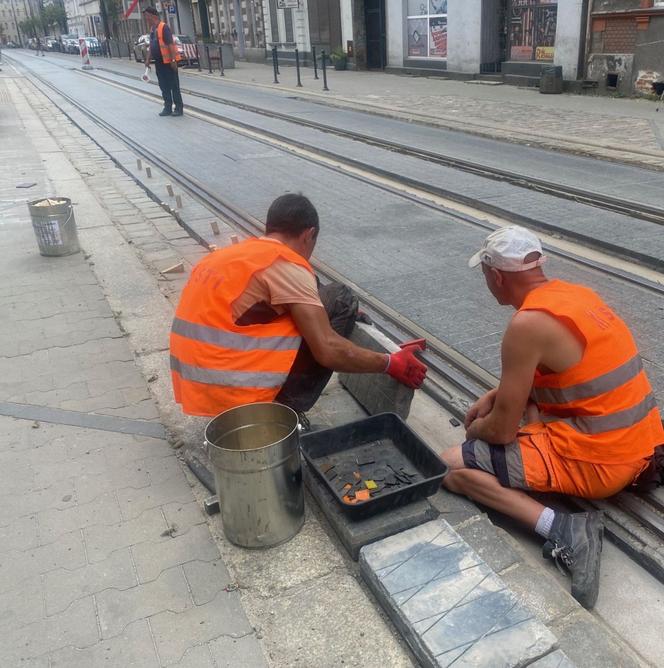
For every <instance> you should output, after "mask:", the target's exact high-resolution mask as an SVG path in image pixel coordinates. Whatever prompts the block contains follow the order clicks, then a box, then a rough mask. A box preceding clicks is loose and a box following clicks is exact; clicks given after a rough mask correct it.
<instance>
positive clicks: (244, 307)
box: [170, 194, 427, 426]
mask: <svg viewBox="0 0 664 668" xmlns="http://www.w3.org/2000/svg"><path fill="white" fill-rule="evenodd" d="M318 232H319V220H318V213H317V212H316V209H315V208H314V206H313V205H312V204H311V202H310V201H309V200H308V199H307V198H306V197H304V196H303V195H295V194H288V195H283V196H281V197H278V198H277V199H276V200H275V201H274V202H273V203H272V204H271V206H270V209H269V211H268V213H267V220H266V225H265V236H263V237H260V238H258V239H254V238H252V239H248V240H245V241H242V242H241V243H239V244H233V245H231V246H227V247H226V248H222V249H219V250H216V251H214V252H213V253H210V254H209V255H208V256H206V257H205V258H204V259H203V260H201V261H200V262H199V263H198V264H197V265H196V266H195V267H194V269H193V271H192V273H191V277H190V278H189V281H188V282H187V284H186V285H185V287H184V289H183V291H182V295H181V297H180V303H179V305H178V308H177V310H176V313H175V319H174V321H173V327H172V331H171V339H170V351H171V372H172V380H173V390H174V394H175V400H176V401H177V402H178V403H179V404H181V405H182V409H183V411H184V412H185V413H188V414H190V415H202V416H214V415H218V414H219V413H221V412H222V411H225V410H227V409H229V408H233V407H235V406H239V405H242V404H248V403H255V402H260V401H278V402H280V403H283V404H285V405H287V406H289V407H290V408H292V409H293V410H295V411H297V412H298V413H301V414H302V413H304V412H305V411H307V410H309V408H311V406H313V404H314V403H315V402H316V400H317V399H318V397H319V396H320V393H321V392H322V391H323V389H324V387H325V385H326V383H327V381H328V380H329V378H330V376H331V375H332V371H345V372H351V373H352V372H355V373H388V374H390V375H391V376H392V377H393V378H395V379H396V380H397V381H399V382H401V383H403V384H404V385H407V386H408V387H412V388H417V387H420V386H421V385H422V383H423V382H424V377H425V375H426V370H427V369H426V366H425V365H424V364H423V363H422V362H420V361H419V360H418V359H417V358H416V357H415V355H414V349H416V348H423V347H424V344H421V343H419V342H411V343H410V344H404V345H403V346H402V349H401V350H399V351H398V352H395V353H392V354H390V355H388V354H383V353H378V352H374V351H372V350H368V349H366V348H360V347H359V346H356V345H355V344H353V343H352V342H350V341H349V340H348V339H346V338H345V336H348V335H349V334H350V332H351V330H352V328H353V325H354V322H355V317H356V315H357V298H355V297H353V296H352V293H350V290H348V288H346V287H345V286H340V285H338V284H335V285H332V286H325V287H323V288H321V289H320V291H319V288H318V285H317V280H316V276H315V274H314V270H313V269H312V267H311V265H310V264H309V258H310V257H311V254H312V253H313V250H314V246H315V244H316V240H317V238H318ZM349 295H350V299H348V296H349ZM324 304H325V305H324ZM331 320H332V322H333V324H334V325H335V328H336V329H335V328H333V326H332V324H331V323H330V321H331ZM303 417H304V416H302V415H301V418H303ZM302 421H303V423H304V425H305V426H306V423H307V421H306V418H305V419H303V420H302Z"/></svg>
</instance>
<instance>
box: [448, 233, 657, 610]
mask: <svg viewBox="0 0 664 668" xmlns="http://www.w3.org/2000/svg"><path fill="white" fill-rule="evenodd" d="M545 259H546V258H545V256H544V255H543V253H542V246H541V244H540V241H539V239H538V238H537V237H536V236H535V235H534V234H532V233H531V232H529V231H528V230H526V229H524V228H522V227H516V226H514V227H506V228H503V229H500V230H497V231H495V232H493V233H492V234H490V235H489V237H488V238H487V239H486V241H485V242H484V246H483V247H482V249H481V250H480V251H479V252H478V253H476V254H475V255H474V256H473V257H472V258H471V259H470V261H469V263H468V264H469V266H471V267H475V266H477V265H479V264H481V266H482V272H483V273H484V278H485V280H486V284H487V286H488V288H489V290H490V291H491V294H492V295H493V296H494V297H495V299H496V300H497V301H498V303H499V304H502V305H509V306H512V307H513V308H515V309H517V312H516V314H515V315H514V316H513V317H512V320H511V321H510V323H509V325H508V327H507V330H506V331H505V335H504V337H503V342H502V351H501V355H502V374H501V379H500V384H499V386H498V388H497V389H495V390H491V391H490V392H487V393H486V394H485V395H484V396H483V397H482V398H481V399H479V401H477V402H476V403H475V404H474V405H473V406H472V407H471V408H470V410H469V411H468V414H467V416H466V421H465V427H466V439H467V440H466V442H465V443H464V444H463V445H462V446H457V447H455V448H451V449H450V450H447V451H446V452H444V453H443V459H444V460H445V462H446V463H447V464H448V465H449V466H450V468H451V471H450V473H449V474H448V476H447V477H446V478H445V480H444V485H445V487H447V489H449V490H450V491H452V492H456V493H458V494H465V495H466V496H469V497H470V498H471V499H474V500H475V501H478V502H479V503H481V504H483V505H485V506H488V507H490V508H493V509H495V510H498V511H500V512H501V513H504V514H505V515H509V516H510V517H512V518H514V519H517V520H519V521H521V522H523V523H524V524H526V525H527V526H529V527H531V528H532V529H534V530H535V531H536V532H537V533H538V534H539V535H540V536H542V537H543V538H544V539H545V540H546V542H545V544H544V547H543V554H544V556H545V557H547V558H552V559H554V560H556V562H557V563H558V565H559V566H562V567H564V568H565V569H566V570H567V571H568V572H569V573H570V574H571V577H572V595H573V596H574V597H575V598H576V599H577V600H578V601H579V602H580V603H581V604H582V605H583V606H585V607H586V608H591V607H593V605H594V604H595V601H596V600H597V594H598V591H599V567H600V555H601V549H602V533H603V526H602V517H601V513H598V512H589V513H573V514H570V513H563V512H559V511H554V510H553V509H552V508H547V507H544V506H543V505H542V504H540V503H538V502H537V501H535V500H534V499H533V498H531V497H530V496H528V495H527V494H526V493H524V491H521V490H527V491H536V492H554V493H560V494H567V495H571V496H579V497H583V498H588V499H602V498H605V497H608V496H612V495H613V494H616V493H617V492H619V491H621V490H622V489H624V488H625V487H627V486H628V485H630V484H632V483H634V482H635V480H636V479H637V478H638V477H639V475H640V474H641V473H642V472H643V471H645V469H646V468H648V466H649V464H650V459H651V458H652V456H653V452H654V451H655V448H656V447H657V446H658V445H660V444H661V443H664V429H663V428H662V422H661V418H660V415H659V411H658V409H657V406H656V403H655V399H654V397H653V394H652V390H651V387H650V383H649V381H648V378H647V377H646V374H645V371H644V370H643V366H642V363H641V358H640V355H639V352H638V349H637V347H636V344H635V342H634V339H633V338H632V334H631V332H630V331H629V329H628V327H627V325H626V324H625V323H624V322H623V321H622V320H621V319H620V318H619V317H618V316H617V315H616V314H615V313H614V312H613V311H612V310H611V308H609V306H607V305H606V304H605V303H604V301H603V300H602V299H601V298H600V297H599V295H597V294H596V293H595V292H594V291H592V290H591V289H589V288H587V287H584V286H582V285H574V284H571V283H567V282H565V281H561V280H549V279H548V278H547V277H546V276H545V275H544V273H543V272H542V269H541V264H542V263H543V262H544V260H545ZM523 423H525V424H523Z"/></svg>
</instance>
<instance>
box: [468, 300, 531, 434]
mask: <svg viewBox="0 0 664 668" xmlns="http://www.w3.org/2000/svg"><path fill="white" fill-rule="evenodd" d="M538 317H539V315H538V314H534V313H529V312H526V313H520V314H518V315H517V316H515V318H514V319H513V320H512V322H511V323H510V325H509V327H508V328H507V331H506V332H505V337H504V338H503V345H502V351H501V357H502V367H503V370H502V376H501V379H500V385H499V386H498V389H497V391H496V394H495V399H494V402H493V407H492V408H491V410H490V412H489V413H488V414H487V415H486V416H485V417H477V418H476V419H475V420H474V421H473V422H472V424H470V426H469V427H468V429H467V431H466V438H469V439H471V438H480V439H482V440H483V441H487V442H488V443H493V444H498V445H507V444H508V443H511V442H512V441H513V440H514V439H515V438H516V435H517V432H518V429H519V423H520V421H521V418H522V416H523V414H524V411H525V409H526V406H527V404H528V397H529V395H530V391H531V389H532V384H533V377H534V375H535V370H536V368H537V365H538V363H539V362H540V359H541V341H542V337H541V336H539V334H538Z"/></svg>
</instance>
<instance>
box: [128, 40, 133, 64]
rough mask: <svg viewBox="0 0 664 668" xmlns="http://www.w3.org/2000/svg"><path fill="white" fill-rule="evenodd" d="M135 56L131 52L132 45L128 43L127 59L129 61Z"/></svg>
mask: <svg viewBox="0 0 664 668" xmlns="http://www.w3.org/2000/svg"><path fill="white" fill-rule="evenodd" d="M133 56H134V54H133V53H132V52H131V44H130V43H129V42H127V57H128V58H129V60H131V59H132V58H133Z"/></svg>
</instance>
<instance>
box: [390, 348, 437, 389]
mask: <svg viewBox="0 0 664 668" xmlns="http://www.w3.org/2000/svg"><path fill="white" fill-rule="evenodd" d="M399 347H400V348H401V350H399V351H398V352H396V353H392V354H391V355H390V356H389V357H388V359H387V367H386V368H385V373H389V374H390V376H392V378H394V379H395V380H398V381H399V382H400V383H402V384H403V385H405V386H406V387H411V388H413V389H417V388H418V387H420V386H421V385H422V383H423V382H424V378H425V376H426V375H427V367H426V365H425V364H423V363H422V362H420V360H418V359H417V357H415V351H416V350H425V349H426V347H427V343H426V341H425V340H424V339H416V340H415V341H406V343H402V344H401V345H400V346H399Z"/></svg>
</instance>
